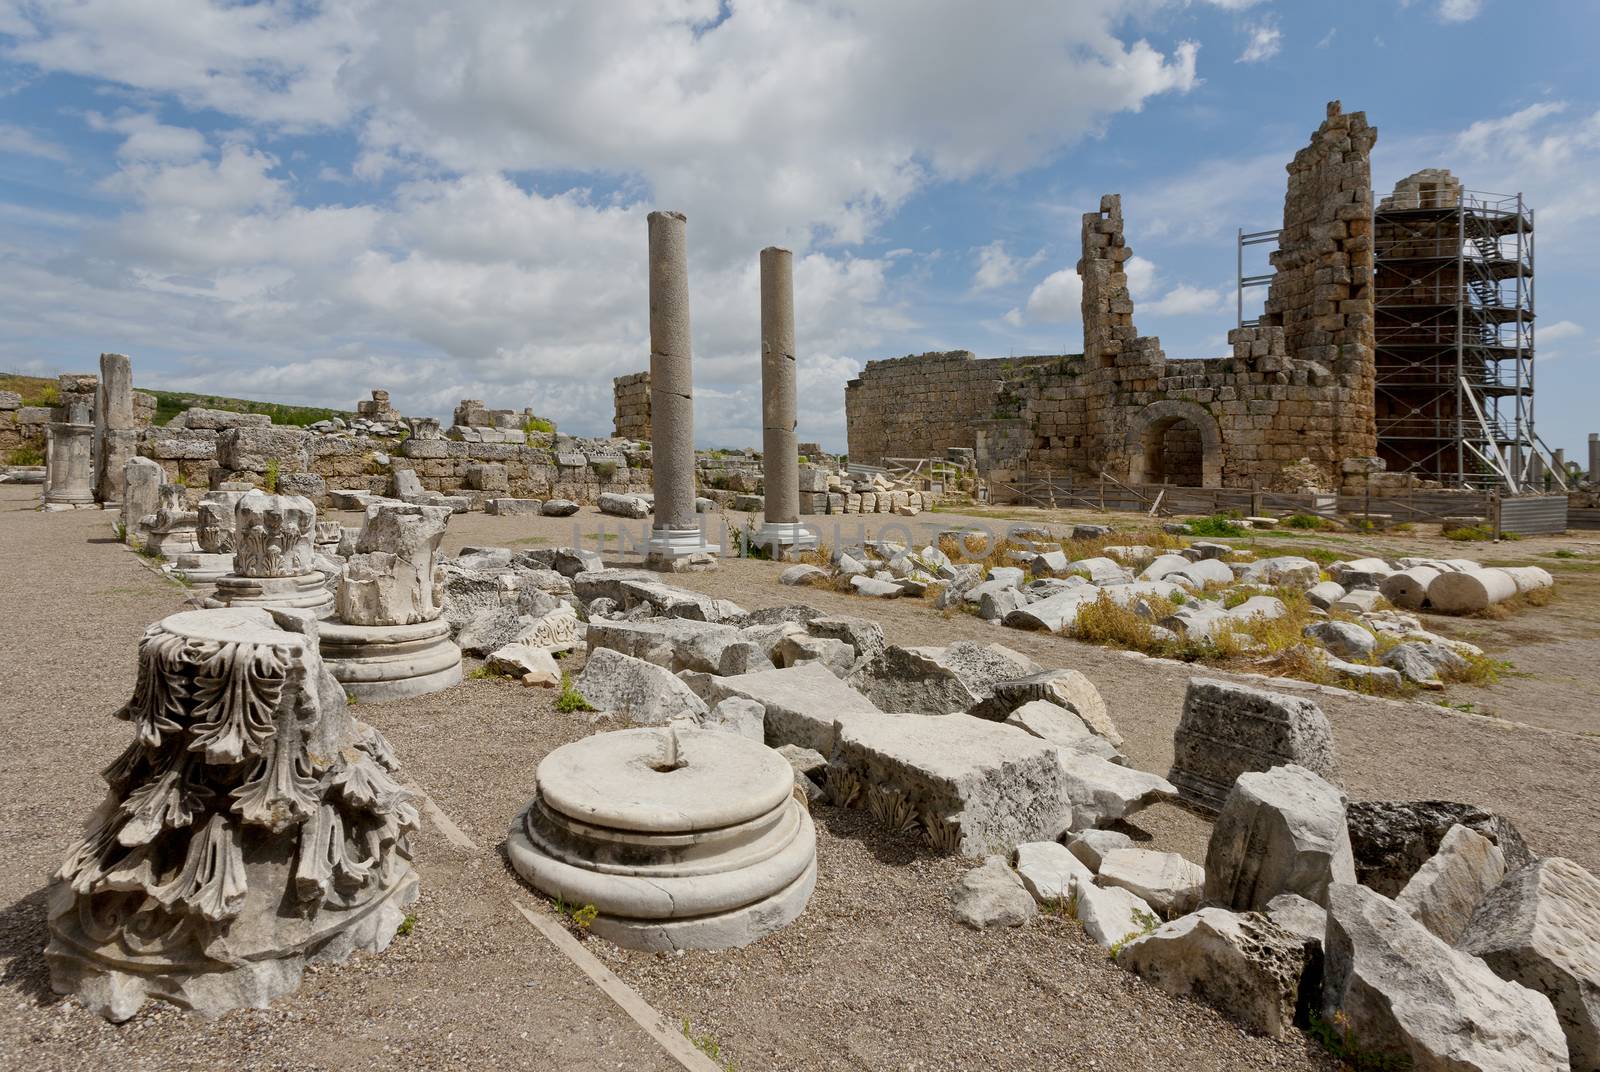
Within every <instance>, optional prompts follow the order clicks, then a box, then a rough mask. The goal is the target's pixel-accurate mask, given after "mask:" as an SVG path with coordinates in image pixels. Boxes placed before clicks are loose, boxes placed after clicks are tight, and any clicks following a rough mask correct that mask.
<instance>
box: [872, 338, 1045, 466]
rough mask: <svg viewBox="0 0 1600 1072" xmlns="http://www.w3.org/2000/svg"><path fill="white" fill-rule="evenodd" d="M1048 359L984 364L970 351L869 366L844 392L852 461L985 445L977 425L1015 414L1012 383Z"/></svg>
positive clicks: (1016, 403) (923, 455)
mask: <svg viewBox="0 0 1600 1072" xmlns="http://www.w3.org/2000/svg"><path fill="white" fill-rule="evenodd" d="M1048 360H1050V359H1048V358H1018V359H1012V358H995V359H991V360H986V361H978V360H975V359H974V358H973V356H972V355H971V354H970V353H967V352H966V351H954V352H951V353H942V354H921V355H919V356H912V357H900V358H894V359H892V360H888V361H869V362H867V367H866V368H865V369H863V370H862V372H861V376H860V377H859V378H857V379H854V380H851V381H850V382H849V383H848V384H846V386H845V391H844V408H845V421H846V428H847V434H848V437H849V455H850V460H851V461H852V462H857V463H860V464H864V465H878V464H881V463H882V461H883V459H884V458H942V457H944V454H945V450H946V448H948V447H968V448H972V449H976V448H977V446H978V440H977V434H976V424H977V422H980V421H986V420H991V419H993V418H997V417H1010V416H1015V415H1016V412H1017V409H1018V407H1019V406H1020V404H1021V400H1020V399H1019V398H1015V397H1011V396H1009V395H1008V394H1007V392H1006V383H1007V380H1008V379H1010V378H1012V377H1014V376H1015V375H1016V373H1017V372H1019V371H1020V370H1021V369H1023V368H1024V367H1026V366H1027V365H1028V364H1029V363H1036V362H1040V361H1048Z"/></svg>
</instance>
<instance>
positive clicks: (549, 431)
mask: <svg viewBox="0 0 1600 1072" xmlns="http://www.w3.org/2000/svg"><path fill="white" fill-rule="evenodd" d="M555 430H556V422H555V421H552V420H549V419H547V418H544V417H530V418H528V419H527V420H525V421H523V422H522V434H523V435H527V436H531V435H533V434H534V433H535V432H542V433H544V434H545V435H554V434H555Z"/></svg>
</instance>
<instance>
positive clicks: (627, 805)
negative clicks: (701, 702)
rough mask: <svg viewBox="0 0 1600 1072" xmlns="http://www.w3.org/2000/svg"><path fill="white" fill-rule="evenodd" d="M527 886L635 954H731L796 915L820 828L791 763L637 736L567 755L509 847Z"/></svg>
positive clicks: (739, 742) (582, 745)
mask: <svg viewBox="0 0 1600 1072" xmlns="http://www.w3.org/2000/svg"><path fill="white" fill-rule="evenodd" d="M506 848H507V852H508V854H509V856H510V858H511V864H512V866H513V867H515V868H516V870H517V873H518V874H520V875H521V876H522V877H523V878H524V879H526V880H527V881H528V882H529V883H531V884H532V885H533V886H535V887H536V888H538V889H539V890H542V891H543V892H544V893H546V894H549V895H550V896H552V897H560V898H561V899H562V900H564V901H565V902H566V903H568V904H578V905H582V904H592V905H594V906H595V908H596V909H598V910H599V915H598V916H597V917H596V918H595V920H594V923H593V925H592V926H591V928H590V929H591V930H592V931H593V933H595V934H597V935H599V936H600V937H602V938H606V939H608V940H610V941H613V942H616V943H617V944H618V945H622V946H627V947H628V948H630V949H648V950H656V951H663V952H664V951H670V950H677V949H730V948H734V947H737V946H743V945H748V944H749V943H751V942H753V941H755V940H757V939H758V938H761V937H762V936H763V935H766V934H770V933H771V932H773V931H775V930H777V929H778V928H780V927H782V926H784V925H785V924H787V923H789V922H790V921H791V920H793V919H794V918H795V917H797V916H798V915H799V914H800V913H801V912H802V911H803V910H804V909H805V906H806V902H807V900H809V898H810V896H811V890H812V888H813V886H815V884H816V877H817V863H816V854H817V845H816V829H815V828H814V827H813V826H812V824H811V816H810V813H809V812H807V810H806V809H805V807H803V806H802V805H801V804H800V802H799V801H798V800H797V799H796V798H795V796H794V771H793V768H791V767H790V766H789V762H788V760H786V759H784V758H783V757H782V756H781V755H779V754H778V753H777V752H775V751H773V750H772V749H770V748H768V747H766V746H765V745H763V744H761V743H760V742H758V741H752V740H749V739H747V738H745V737H741V736H739V735H738V734H733V733H726V732H723V731H720V730H702V729H683V730H678V729H632V730H619V731H617V732H614V733H601V734H596V735H595V736H593V737H587V738H585V739H583V740H581V741H576V742H574V743H572V744H568V745H563V746H562V747H560V748H558V749H556V750H555V751H554V752H551V753H550V754H549V755H547V756H546V757H545V758H544V760H543V761H542V762H540V764H539V770H538V792H537V795H536V796H535V797H534V799H533V801H532V802H531V803H530V804H529V805H528V806H527V808H526V809H524V811H523V812H522V814H521V815H519V816H518V817H517V820H516V821H515V822H514V823H513V824H512V827H511V831H510V835H509V837H508V839H507V845H506Z"/></svg>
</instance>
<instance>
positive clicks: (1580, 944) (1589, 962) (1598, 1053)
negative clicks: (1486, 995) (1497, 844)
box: [1457, 856, 1600, 1072]
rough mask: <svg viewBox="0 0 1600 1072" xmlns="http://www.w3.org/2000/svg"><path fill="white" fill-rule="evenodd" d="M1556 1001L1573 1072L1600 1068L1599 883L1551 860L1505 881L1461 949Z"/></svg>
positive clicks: (1569, 864) (1488, 900) (1566, 863)
mask: <svg viewBox="0 0 1600 1072" xmlns="http://www.w3.org/2000/svg"><path fill="white" fill-rule="evenodd" d="M1457 948H1458V949H1459V950H1460V951H1461V952H1463V953H1469V954H1471V955H1472V956H1475V957H1479V958H1481V959H1482V960H1483V962H1484V963H1485V964H1487V965H1489V967H1490V969H1492V970H1493V971H1494V973H1495V974H1496V975H1498V976H1500V978H1502V979H1507V980H1510V981H1511V982H1514V983H1521V984H1522V985H1523V986H1525V987H1527V988H1528V989H1530V990H1536V991H1538V992H1539V993H1541V994H1543V995H1544V996H1545V997H1547V998H1549V999H1550V1003H1551V1004H1552V1005H1553V1006H1555V1011H1556V1018H1557V1019H1558V1020H1559V1021H1560V1023H1561V1029H1562V1031H1563V1032H1564V1033H1565V1034H1566V1036H1567V1051H1568V1054H1569V1056H1570V1059H1571V1061H1572V1067H1573V1068H1574V1069H1577V1070H1580V1072H1593V1070H1594V1069H1600V879H1597V878H1596V877H1595V876H1594V875H1592V874H1590V873H1589V872H1588V871H1585V870H1584V869H1583V868H1582V867H1579V866H1578V865H1577V864H1575V863H1573V862H1572V861H1571V860H1568V859H1565V858H1563V857H1560V856H1551V857H1548V858H1546V859H1543V860H1539V861H1537V862H1536V863H1532V864H1529V865H1528V866H1526V867H1523V868H1521V869H1520V870H1518V871H1515V872H1513V873H1512V874H1510V875H1507V876H1506V879H1505V881H1504V882H1501V883H1500V885H1498V886H1496V887H1495V888H1494V889H1493V890H1492V891H1491V892H1490V893H1489V895H1488V896H1487V897H1485V898H1484V900H1483V903H1482V904H1480V905H1479V906H1478V909H1477V911H1476V912H1474V913H1473V916H1472V920H1471V922H1470V923H1469V924H1468V925H1467V929H1466V932H1465V933H1464V934H1463V935H1462V936H1461V940H1460V941H1459V942H1458V943H1457Z"/></svg>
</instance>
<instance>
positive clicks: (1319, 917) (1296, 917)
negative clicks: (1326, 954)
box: [1267, 893, 1328, 950]
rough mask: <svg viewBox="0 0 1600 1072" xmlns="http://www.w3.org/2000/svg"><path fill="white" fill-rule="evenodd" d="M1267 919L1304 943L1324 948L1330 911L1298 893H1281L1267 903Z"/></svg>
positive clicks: (1319, 948)
mask: <svg viewBox="0 0 1600 1072" xmlns="http://www.w3.org/2000/svg"><path fill="white" fill-rule="evenodd" d="M1267 918H1268V919H1270V920H1272V922H1274V923H1276V924H1277V925H1278V926H1280V927H1282V928H1283V929H1284V930H1286V931H1288V932H1289V933H1290V934H1293V935H1295V936H1296V937H1297V938H1299V939H1301V940H1302V941H1304V942H1306V943H1308V944H1310V945H1314V946H1316V948H1317V949H1318V950H1321V948H1322V936H1323V935H1324V934H1326V933H1327V932H1328V910H1327V909H1326V908H1323V907H1322V906H1321V905H1319V904H1317V903H1316V902H1315V901H1309V900H1307V899H1306V898H1304V897H1302V896H1300V895H1299V894H1298V893H1280V894H1278V896H1276V897H1274V898H1273V899H1272V900H1270V901H1268V902H1267Z"/></svg>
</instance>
